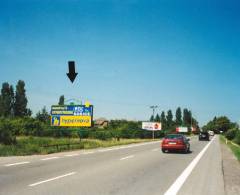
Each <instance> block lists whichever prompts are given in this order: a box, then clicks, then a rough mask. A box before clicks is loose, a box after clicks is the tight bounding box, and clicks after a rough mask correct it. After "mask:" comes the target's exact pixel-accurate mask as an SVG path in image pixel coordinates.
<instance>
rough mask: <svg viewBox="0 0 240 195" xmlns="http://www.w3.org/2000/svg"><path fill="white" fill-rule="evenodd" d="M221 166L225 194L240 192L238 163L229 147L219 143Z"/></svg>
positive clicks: (239, 167)
mask: <svg viewBox="0 0 240 195" xmlns="http://www.w3.org/2000/svg"><path fill="white" fill-rule="evenodd" d="M221 151H222V168H223V175H224V185H225V193H226V195H236V194H240V163H239V162H238V160H237V159H236V157H235V156H234V154H233V153H232V151H231V149H230V148H229V147H227V146H226V145H225V144H224V143H221Z"/></svg>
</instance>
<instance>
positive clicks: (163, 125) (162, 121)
mask: <svg viewBox="0 0 240 195" xmlns="http://www.w3.org/2000/svg"><path fill="white" fill-rule="evenodd" d="M160 121H161V123H162V129H165V128H166V123H167V121H166V116H165V112H164V111H163V112H162V113H161V119H160Z"/></svg>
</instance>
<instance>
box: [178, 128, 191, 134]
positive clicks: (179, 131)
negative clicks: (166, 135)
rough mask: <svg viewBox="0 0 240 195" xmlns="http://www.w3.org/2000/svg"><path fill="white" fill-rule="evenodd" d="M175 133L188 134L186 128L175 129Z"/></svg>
mask: <svg viewBox="0 0 240 195" xmlns="http://www.w3.org/2000/svg"><path fill="white" fill-rule="evenodd" d="M176 132H178V133H187V132H188V128H187V127H177V128H176Z"/></svg>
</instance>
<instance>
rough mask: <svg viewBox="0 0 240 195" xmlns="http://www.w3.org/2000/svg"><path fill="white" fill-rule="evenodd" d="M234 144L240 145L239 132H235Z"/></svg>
mask: <svg viewBox="0 0 240 195" xmlns="http://www.w3.org/2000/svg"><path fill="white" fill-rule="evenodd" d="M233 141H234V142H235V143H236V144H239V145H240V130H238V131H237V133H236V136H235V138H234V140H233Z"/></svg>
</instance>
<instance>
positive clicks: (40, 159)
mask: <svg viewBox="0 0 240 195" xmlns="http://www.w3.org/2000/svg"><path fill="white" fill-rule="evenodd" d="M221 159H222V157H221V151H220V145H219V139H218V137H217V136H216V137H215V138H214V139H212V141H211V142H204V141H202V142H199V141H198V140H197V138H196V137H195V138H192V139H191V153H189V154H180V153H170V154H163V153H162V152H161V149H160V142H152V143H146V144H135V145H128V146H121V147H113V148H108V149H96V150H88V151H74V152H68V153H58V154H51V155H45V156H43V155H41V156H30V157H7V158H0V194H1V195H8V194H9V195H15V194H17V195H19V194H21V195H30V194H31V195H33V194H34V195H38V194H41V195H42V194H44V195H46V194H51V195H55V194H56V195H61V194H64V195H95V194H96V195H101V194H102V195H108V194H121V195H122V194H124V195H135V194H136V195H155V194H156V195H157V194H158V195H159V194H160V195H161V194H163V195H174V194H181V195H182V194H183V195H188V194H189V195H193V194H194V195H198V194H199V195H200V194H201V195H202V194H204V195H211V194H213V195H216V194H218V195H222V194H224V182H223V181H224V180H223V174H222V166H221Z"/></svg>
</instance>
